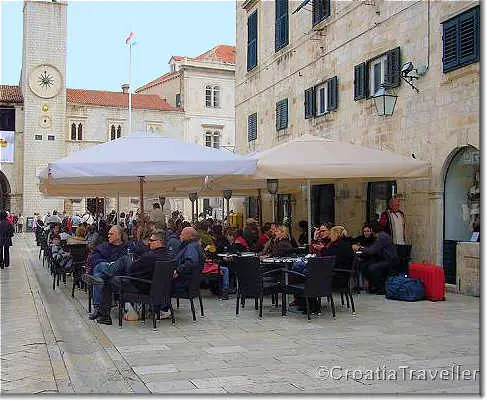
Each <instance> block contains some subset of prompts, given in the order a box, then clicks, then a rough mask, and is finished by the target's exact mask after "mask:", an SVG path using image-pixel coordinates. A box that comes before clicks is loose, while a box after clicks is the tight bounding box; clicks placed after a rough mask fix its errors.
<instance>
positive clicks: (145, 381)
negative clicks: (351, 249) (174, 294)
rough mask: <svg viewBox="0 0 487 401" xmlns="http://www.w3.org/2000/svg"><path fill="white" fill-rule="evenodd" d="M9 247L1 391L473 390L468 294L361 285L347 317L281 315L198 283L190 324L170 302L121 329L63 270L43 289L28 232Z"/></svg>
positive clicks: (472, 313) (474, 304)
mask: <svg viewBox="0 0 487 401" xmlns="http://www.w3.org/2000/svg"><path fill="white" fill-rule="evenodd" d="M11 251H12V264H11V267H10V268H8V269H6V270H3V271H1V272H0V274H1V280H0V286H1V294H2V295H1V307H2V309H1V322H2V323H1V329H2V330H1V334H2V337H1V339H2V341H1V370H2V381H1V386H2V393H40V392H62V393H66V392H76V393H130V392H135V393H150V392H152V393H365V392H367V393H470V394H478V393H479V391H480V378H479V375H478V374H476V373H475V372H474V371H475V370H478V369H479V366H480V362H479V360H480V357H479V355H480V350H479V349H480V347H479V328H480V323H479V321H480V314H479V298H474V297H467V296H462V295H456V294H450V293H448V294H447V301H446V302H436V303H433V302H428V301H424V302H416V303H406V302H398V301H389V300H386V299H384V297H383V296H377V295H367V294H362V295H359V296H357V297H356V309H357V314H356V315H355V316H354V315H352V313H351V312H350V311H349V310H347V308H346V307H343V308H342V307H341V306H339V305H338V306H337V317H336V319H335V320H334V319H333V318H332V316H331V312H330V310H329V308H327V307H325V309H324V311H323V313H322V314H321V316H319V317H315V318H313V319H312V321H311V322H310V323H308V322H307V320H306V316H304V315H302V314H297V313H292V312H290V313H289V314H288V316H287V317H281V312H280V308H279V309H276V308H272V307H271V306H270V299H269V300H267V302H266V304H265V306H264V317H263V319H258V317H257V312H256V311H255V310H254V309H253V302H250V303H249V302H248V303H247V306H246V307H245V309H243V310H242V311H241V313H240V315H239V316H238V317H236V316H235V300H234V299H230V300H228V301H219V300H217V299H215V297H213V296H211V295H209V294H207V293H206V292H205V297H204V306H205V317H204V318H201V317H200V316H199V314H198V316H197V317H198V319H197V322H196V323H193V322H192V318H191V312H190V309H189V302H188V301H185V300H181V306H180V308H179V310H177V311H176V325H175V326H173V325H171V323H170V321H168V320H165V321H160V322H158V329H157V330H153V329H152V322H151V321H150V320H148V321H147V323H146V324H144V323H142V322H125V321H124V325H123V328H122V329H120V328H119V327H118V324H117V315H116V313H117V312H116V311H115V309H114V310H113V312H112V319H113V321H114V325H113V326H103V325H98V324H97V323H94V322H92V321H89V320H88V319H87V311H86V307H87V305H86V300H87V297H86V295H85V293H84V292H82V291H79V290H77V291H76V293H75V299H74V300H73V299H72V298H71V295H70V289H71V287H70V284H71V281H70V279H68V285H67V287H64V286H63V285H62V284H61V286H60V287H59V288H57V289H56V290H55V291H53V290H52V288H51V285H52V284H51V277H50V275H49V273H48V271H47V270H46V269H45V268H43V267H42V263H40V262H39V260H38V258H37V255H38V248H37V247H36V246H35V245H34V239H33V235H31V234H23V235H17V236H16V237H15V238H14V246H13V247H12V248H11ZM335 302H336V303H337V304H340V302H339V296H335ZM196 306H197V311H198V303H197V302H196ZM347 369H349V370H351V371H352V372H350V373H349V374H348V376H349V377H348V379H347V377H346V376H347V372H346V370H347ZM413 370H414V372H413ZM411 373H412V374H413V376H414V378H415V379H414V380H409V376H410V374H411ZM469 373H472V376H469ZM424 374H426V375H427V376H426V377H424V376H423V375H424ZM330 375H331V376H332V377H330ZM435 375H437V376H436V378H434V377H435ZM474 375H476V380H472V378H473V376H474ZM384 376H386V379H387V378H388V379H389V380H384ZM394 376H395V377H394ZM403 376H405V378H404V377H403ZM372 378H374V379H375V380H373V379H372ZM469 379H470V380H469Z"/></svg>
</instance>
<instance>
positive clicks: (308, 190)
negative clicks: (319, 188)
mask: <svg viewBox="0 0 487 401" xmlns="http://www.w3.org/2000/svg"><path fill="white" fill-rule="evenodd" d="M306 191H307V193H308V244H311V227H312V222H311V181H310V180H306Z"/></svg>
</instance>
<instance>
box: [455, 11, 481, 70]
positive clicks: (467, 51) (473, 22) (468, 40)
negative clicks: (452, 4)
mask: <svg viewBox="0 0 487 401" xmlns="http://www.w3.org/2000/svg"><path fill="white" fill-rule="evenodd" d="M479 29H480V23H479V8H474V9H473V10H471V11H469V12H467V13H464V14H462V15H460V16H459V17H458V31H459V32H458V34H459V38H458V44H459V55H458V62H459V64H461V65H466V64H470V63H472V62H473V61H476V60H478V59H479V54H480V52H479V50H480V49H479V48H480V46H479V43H480V41H479Z"/></svg>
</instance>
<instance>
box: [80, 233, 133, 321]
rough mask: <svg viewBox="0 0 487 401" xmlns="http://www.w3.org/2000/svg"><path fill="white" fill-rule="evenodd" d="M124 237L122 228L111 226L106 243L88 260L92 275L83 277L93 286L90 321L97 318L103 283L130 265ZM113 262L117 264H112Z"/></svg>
mask: <svg viewBox="0 0 487 401" xmlns="http://www.w3.org/2000/svg"><path fill="white" fill-rule="evenodd" d="M125 237H126V235H125V232H124V230H123V228H122V227H120V226H112V227H111V228H110V230H109V231H108V242H105V243H103V244H100V245H97V246H96V247H95V248H94V249H93V252H92V254H91V255H90V257H89V258H88V261H87V264H90V265H91V266H94V268H93V274H92V275H89V274H87V275H86V276H85V279H86V280H87V281H90V282H91V283H92V284H93V305H94V308H95V310H94V312H93V313H92V314H91V315H90V319H91V320H94V319H96V318H97V317H98V316H99V310H98V309H99V307H100V304H101V294H102V290H103V283H104V281H105V280H108V279H109V278H110V277H111V276H114V275H116V274H120V273H122V274H123V273H125V271H126V268H127V264H129V263H131V260H130V258H129V257H128V255H127V241H126V238H125ZM122 257H123V258H122ZM115 261H117V263H114V262H115Z"/></svg>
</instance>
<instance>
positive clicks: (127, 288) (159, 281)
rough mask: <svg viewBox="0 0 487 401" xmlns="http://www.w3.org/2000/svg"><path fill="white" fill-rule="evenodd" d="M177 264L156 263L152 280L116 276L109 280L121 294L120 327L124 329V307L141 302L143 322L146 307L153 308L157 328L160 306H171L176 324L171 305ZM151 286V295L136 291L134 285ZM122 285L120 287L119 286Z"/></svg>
mask: <svg viewBox="0 0 487 401" xmlns="http://www.w3.org/2000/svg"><path fill="white" fill-rule="evenodd" d="M175 267H176V264H175V263H174V262H161V261H159V262H156V265H155V267H154V272H153V274H152V280H144V279H141V278H137V277H131V276H114V277H113V278H111V279H110V280H109V283H110V285H112V286H113V287H112V288H113V290H114V292H116V293H118V294H119V299H118V325H119V326H120V327H122V321H123V307H124V304H125V302H139V303H141V304H142V320H145V305H151V307H152V323H153V327H154V329H155V328H157V323H156V322H157V318H158V317H160V306H161V305H166V304H169V309H170V311H171V319H172V323H173V324H174V323H175V319H174V310H173V308H172V305H171V291H172V277H173V273H174V269H175ZM137 282H138V283H146V284H149V285H150V290H149V293H142V292H139V291H137V290H136V289H135V286H134V283H137ZM119 284H120V285H119Z"/></svg>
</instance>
